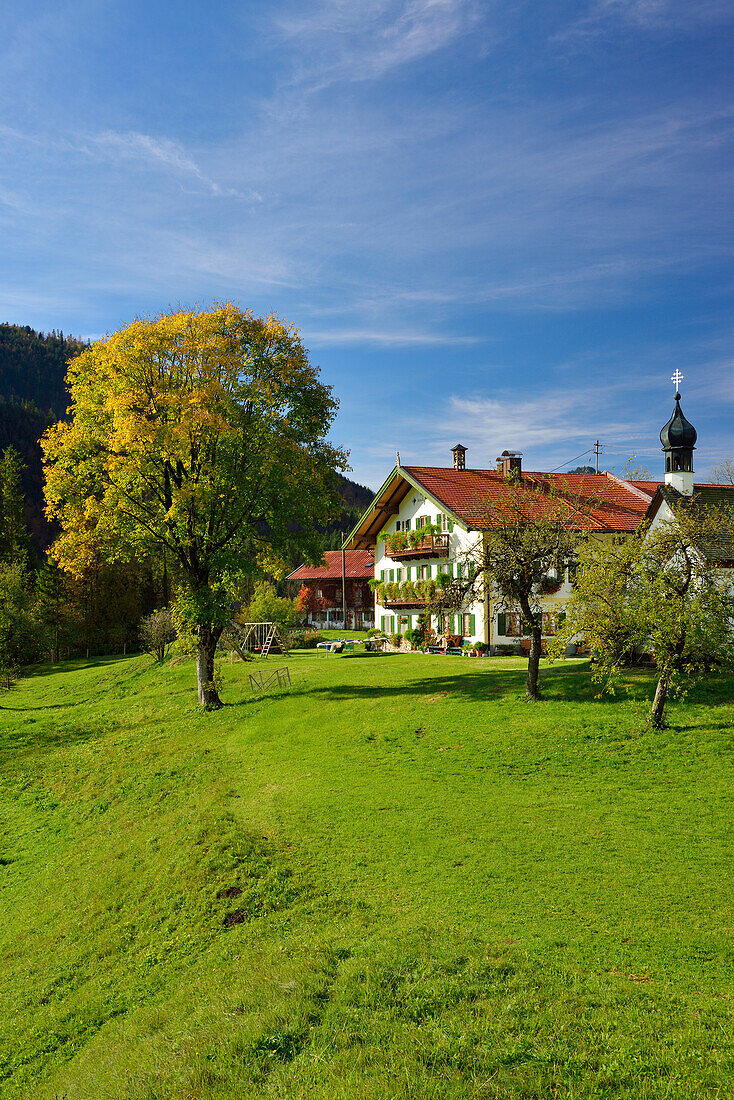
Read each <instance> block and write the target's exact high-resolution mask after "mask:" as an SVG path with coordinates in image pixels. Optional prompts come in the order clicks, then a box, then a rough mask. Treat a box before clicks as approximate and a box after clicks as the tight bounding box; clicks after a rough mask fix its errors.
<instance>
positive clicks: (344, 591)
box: [342, 546, 347, 630]
mask: <svg viewBox="0 0 734 1100" xmlns="http://www.w3.org/2000/svg"><path fill="white" fill-rule="evenodd" d="M342 618H343V620H344V629H345V630H346V629H347V554H346V550H345V549H344V547H343V546H342Z"/></svg>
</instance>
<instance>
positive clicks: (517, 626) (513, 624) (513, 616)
mask: <svg viewBox="0 0 734 1100" xmlns="http://www.w3.org/2000/svg"><path fill="white" fill-rule="evenodd" d="M499 618H500V619H502V618H503V616H502V615H500V616H499ZM504 620H505V629H504V632H503V631H502V630H499V626H498V631H499V633H500V634H502V633H504V634H506V635H507V637H508V638H522V637H523V623H522V615H521V614H520V612H519V611H508V612H506V613H505V615H504Z"/></svg>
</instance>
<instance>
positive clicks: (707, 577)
mask: <svg viewBox="0 0 734 1100" xmlns="http://www.w3.org/2000/svg"><path fill="white" fill-rule="evenodd" d="M732 545H734V524H733V522H732V513H731V512H730V511H729V510H728V509H724V508H717V507H711V506H709V507H705V506H703V505H702V504H700V503H699V502H697V501H696V499H695V498H694V499H693V500H692V501H690V502H688V503H686V502H681V503H679V504H674V505H672V506H671V514H670V516H669V518H667V519H665V520H663V521H662V522H661V523H660V524H658V525H656V526H654V527H652V528H650V527H649V526H648V525H644V526H643V527H642V528H640V529H639V530H638V531H637V532H636V533H635V534H634V535H633V536H632V537H631V538H630V539H628V540H627V541H625V542H618V541H612V542H609V541H602V540H599V539H597V538H594V537H589V538H587V539H586V540H585V542H584V544H583V545H582V546H581V548H580V551H579V567H578V572H577V577H576V587H575V589H574V592H573V595H572V597H571V599H570V600H569V602H568V604H567V605H566V619H565V622H564V627H563V632H562V634H559V636H558V637H557V639H556V647H557V649H558V650H560V648H561V647H562V646H563V645H564V644H565V642H566V641H567V640H569V639H570V638H573V637H577V636H579V635H581V636H582V637H583V638H585V639H586V643H587V645H589V646H590V647H591V649H592V650H593V652H594V654H595V666H594V667H595V672H594V676H595V679H596V680H597V681H598V682H600V683H602V684H603V685H604V686H605V687H606V688H607V689H610V690H611V689H613V687H614V684H615V682H616V680H617V678H618V677H619V674H620V670H621V669H622V667H623V666H624V665H625V663H627V662H628V661H629V659H630V656H631V655H634V654H635V653H639V652H648V653H650V654H651V655H652V656H653V658H654V659H655V664H656V666H657V670H658V682H657V687H656V690H655V697H654V699H653V704H652V708H651V711H650V723H651V725H652V726H654V727H660V726H662V725H663V724H664V720H665V706H666V702H667V700H668V697H669V696H670V694H671V692H674V691H676V690H680V689H681V687H682V685H683V684H684V683H685V682H686V681H691V680H693V679H696V678H699V677H701V676H703V675H705V673H706V672H707V671H708V670H709V669H710V668H711V667H712V666H719V667H727V666H731V664H732V641H733V638H732V620H733V619H734V597H733V596H732V593H731V589H730V585H729V581H728V579H727V577H726V573H725V572H722V569H721V561H722V560H725V559H727V558H731V556H732Z"/></svg>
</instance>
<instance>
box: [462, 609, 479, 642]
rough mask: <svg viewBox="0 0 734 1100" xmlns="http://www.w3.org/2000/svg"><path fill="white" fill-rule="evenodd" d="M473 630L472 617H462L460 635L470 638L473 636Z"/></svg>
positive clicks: (467, 615)
mask: <svg viewBox="0 0 734 1100" xmlns="http://www.w3.org/2000/svg"><path fill="white" fill-rule="evenodd" d="M475 629H476V628H475V625H474V616H473V615H469V614H466V615H462V616H461V633H462V634H464V635H465V636H466V637H472V636H473V635H474V632H475Z"/></svg>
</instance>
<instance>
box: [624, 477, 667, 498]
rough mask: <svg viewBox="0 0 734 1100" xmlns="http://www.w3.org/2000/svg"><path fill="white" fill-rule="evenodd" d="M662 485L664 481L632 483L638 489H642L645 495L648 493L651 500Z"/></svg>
mask: <svg viewBox="0 0 734 1100" xmlns="http://www.w3.org/2000/svg"><path fill="white" fill-rule="evenodd" d="M662 484H663V482H662V481H630V485H634V487H635V488H636V489H641V490H642V492H643V493H647V495H648V496H649V497H651V498H652V497H653V496H654V495H655V490H656V489H657V488H659V486H660V485H662Z"/></svg>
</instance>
